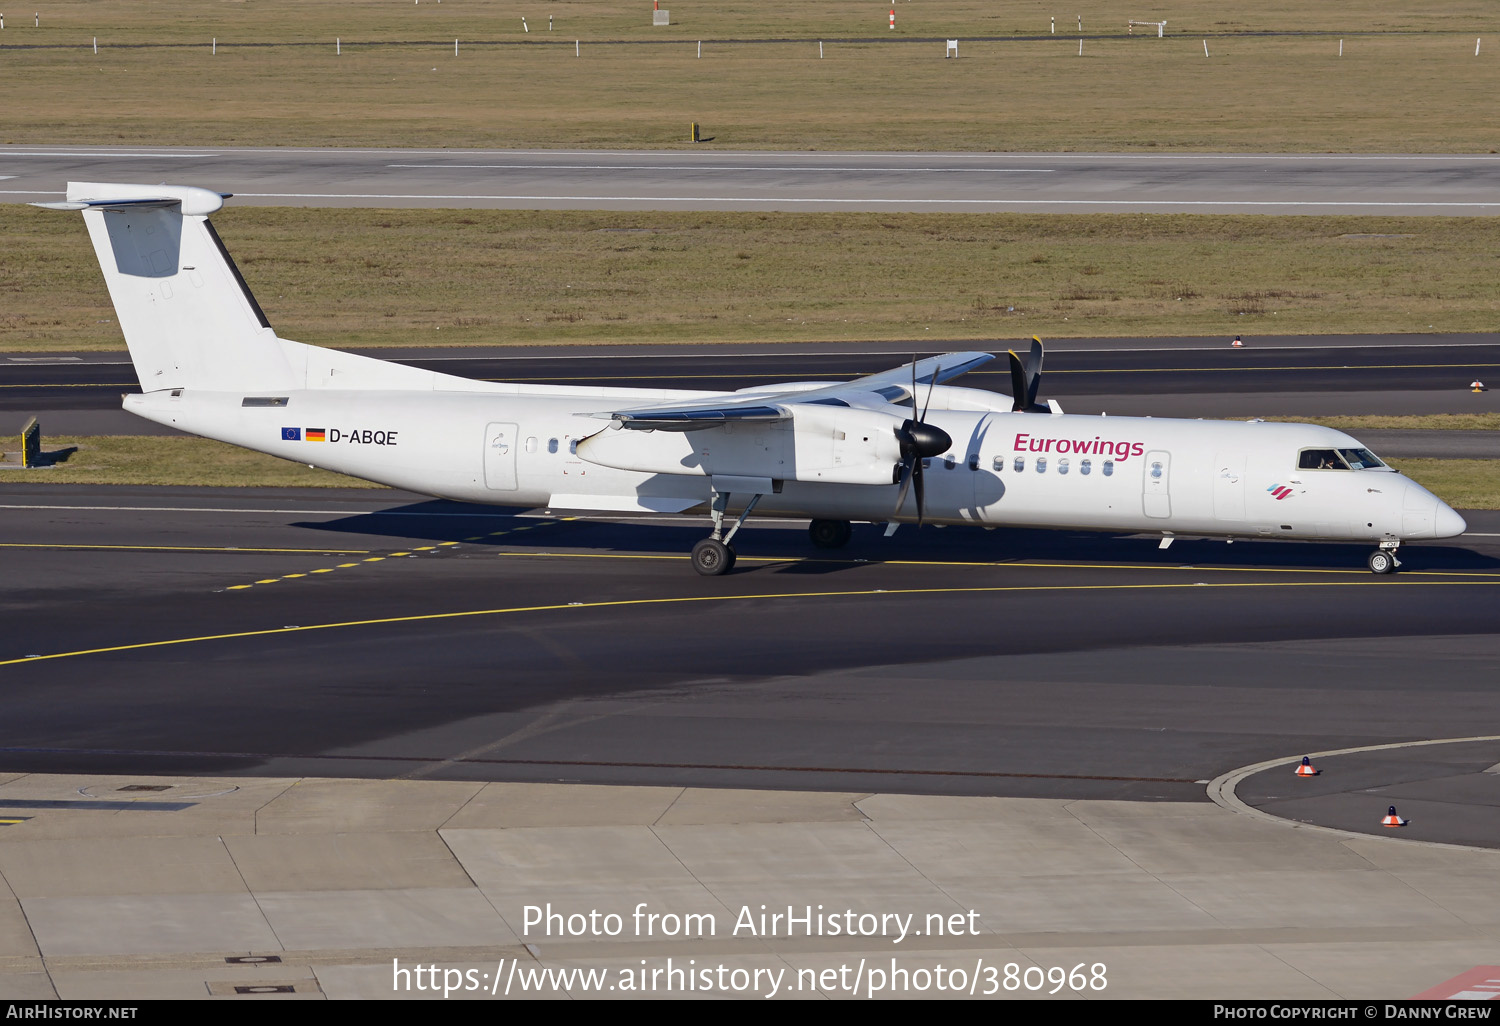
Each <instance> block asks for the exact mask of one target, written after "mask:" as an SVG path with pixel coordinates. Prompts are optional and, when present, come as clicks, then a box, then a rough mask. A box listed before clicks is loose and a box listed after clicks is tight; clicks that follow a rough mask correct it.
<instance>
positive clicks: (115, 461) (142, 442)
mask: <svg viewBox="0 0 1500 1026" xmlns="http://www.w3.org/2000/svg"><path fill="white" fill-rule="evenodd" d="M43 443H44V444H43V455H44V456H46V455H51V456H52V457H55V458H58V462H56V463H54V464H53V465H52V466H49V467H39V468H36V469H33V470H7V471H5V472H4V473H3V474H0V485H4V484H104V485H203V486H206V487H217V488H382V487H384V486H383V485H376V484H371V483H370V482H368V481H361V480H359V479H358V478H352V477H345V476H344V475H342V474H335V473H333V472H331V471H327V470H313V469H312V468H311V467H308V466H307V465H306V464H304V463H292V462H290V461H288V460H283V459H278V458H277V457H275V456H267V455H265V454H264V453H258V452H251V451H250V450H249V449H241V448H240V447H239V446H237V445H229V444H227V443H224V442H214V441H211V440H209V439H207V438H191V437H187V436H176V435H172V436H162V435H89V436H81V437H75V436H71V435H48V436H46V437H45V438H44V439H43Z"/></svg>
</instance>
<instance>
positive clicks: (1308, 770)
mask: <svg viewBox="0 0 1500 1026" xmlns="http://www.w3.org/2000/svg"><path fill="white" fill-rule="evenodd" d="M1322 772H1323V771H1322V770H1320V769H1317V768H1315V767H1314V766H1313V764H1312V760H1311V759H1309V758H1308V757H1307V756H1305V755H1304V756H1303V757H1302V765H1300V766H1298V767H1297V776H1299V777H1315V776H1317V775H1318V774H1319V773H1322Z"/></svg>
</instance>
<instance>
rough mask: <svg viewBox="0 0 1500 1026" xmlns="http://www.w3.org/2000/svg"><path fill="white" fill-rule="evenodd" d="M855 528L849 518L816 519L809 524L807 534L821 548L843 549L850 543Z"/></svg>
mask: <svg viewBox="0 0 1500 1026" xmlns="http://www.w3.org/2000/svg"><path fill="white" fill-rule="evenodd" d="M853 533H854V529H853V528H852V527H850V526H849V521H847V520H814V521H813V522H812V523H811V524H808V525H807V534H808V536H809V537H810V538H811V539H812V543H813V544H814V545H816V546H817V547H818V548H820V549H841V548H843V547H844V546H845V545H848V544H849V536H850V535H852V534H853Z"/></svg>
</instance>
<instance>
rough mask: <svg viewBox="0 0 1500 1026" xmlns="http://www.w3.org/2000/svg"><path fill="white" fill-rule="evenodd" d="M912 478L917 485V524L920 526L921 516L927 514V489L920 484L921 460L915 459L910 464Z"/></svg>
mask: <svg viewBox="0 0 1500 1026" xmlns="http://www.w3.org/2000/svg"><path fill="white" fill-rule="evenodd" d="M911 476H912V480H913V481H915V482H916V485H917V526H918V527H921V526H922V518H923V517H924V516H926V514H927V490H926V488H925V487H924V486H923V484H922V461H921V460H917V461H916V462H915V463H913V464H912V475H911Z"/></svg>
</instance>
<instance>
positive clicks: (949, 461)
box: [943, 452, 958, 470]
mask: <svg viewBox="0 0 1500 1026" xmlns="http://www.w3.org/2000/svg"><path fill="white" fill-rule="evenodd" d="M956 466H958V461H957V460H955V459H954V458H953V454H952V453H951V452H950V453H949V454H948V455H946V456H944V457H943V469H944V470H952V469H953V468H954V467H956Z"/></svg>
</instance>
